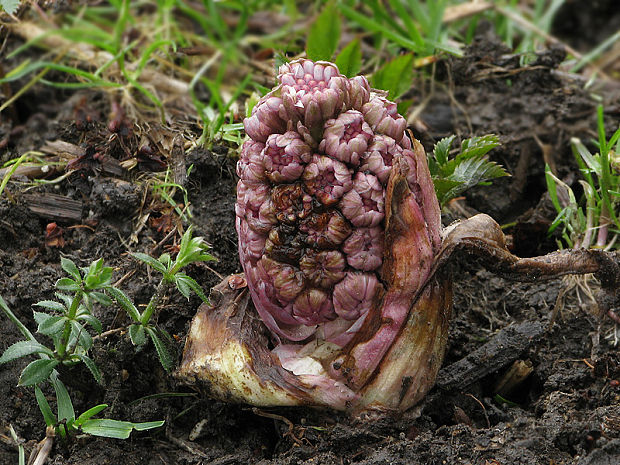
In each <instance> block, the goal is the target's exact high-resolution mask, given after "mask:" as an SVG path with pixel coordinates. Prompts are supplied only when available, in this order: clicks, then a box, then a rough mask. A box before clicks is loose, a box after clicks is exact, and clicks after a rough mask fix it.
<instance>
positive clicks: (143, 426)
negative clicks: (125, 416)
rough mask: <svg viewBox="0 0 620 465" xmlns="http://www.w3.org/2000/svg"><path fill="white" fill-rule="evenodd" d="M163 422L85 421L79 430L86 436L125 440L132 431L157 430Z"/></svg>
mask: <svg viewBox="0 0 620 465" xmlns="http://www.w3.org/2000/svg"><path fill="white" fill-rule="evenodd" d="M163 424H164V421H163V420H162V421H149V422H144V423H131V422H129V421H118V420H110V419H107V418H102V419H90V420H85V421H84V422H83V423H82V425H81V429H82V431H83V432H84V433H86V434H92V435H93V436H101V437H105V438H114V439H127V438H128V437H129V434H130V433H131V431H132V430H134V429H135V430H136V431H145V430H148V429H153V428H158V427H160V426H162V425H163Z"/></svg>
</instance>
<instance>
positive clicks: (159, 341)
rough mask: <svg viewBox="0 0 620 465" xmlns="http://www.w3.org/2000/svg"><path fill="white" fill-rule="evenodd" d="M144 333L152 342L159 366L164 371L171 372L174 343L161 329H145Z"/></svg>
mask: <svg viewBox="0 0 620 465" xmlns="http://www.w3.org/2000/svg"><path fill="white" fill-rule="evenodd" d="M146 331H147V333H148V335H149V336H150V338H151V340H152V341H153V345H154V346H155V350H156V351H157V356H158V357H159V361H160V362H161V365H162V366H163V367H164V369H165V370H166V371H168V372H169V371H170V370H172V367H173V365H174V361H175V359H176V353H175V349H174V343H173V342H172V338H171V337H170V335H169V334H168V333H166V332H165V331H163V330H161V329H156V328H151V327H147V328H146Z"/></svg>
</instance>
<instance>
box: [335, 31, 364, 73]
mask: <svg viewBox="0 0 620 465" xmlns="http://www.w3.org/2000/svg"><path fill="white" fill-rule="evenodd" d="M336 66H338V69H339V70H340V72H341V73H342V74H344V75H345V76H346V77H348V78H352V77H354V76H356V75H357V74H358V73H359V72H360V70H361V69H362V49H361V47H360V41H359V39H355V40H352V41H351V42H349V44H348V45H347V46H346V47H345V48H343V49H342V50H341V51H340V53H339V54H338V56H337V57H336Z"/></svg>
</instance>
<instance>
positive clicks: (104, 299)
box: [88, 291, 114, 307]
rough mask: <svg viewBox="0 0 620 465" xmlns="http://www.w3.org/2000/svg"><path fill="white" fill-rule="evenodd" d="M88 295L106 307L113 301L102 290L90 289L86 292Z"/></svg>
mask: <svg viewBox="0 0 620 465" xmlns="http://www.w3.org/2000/svg"><path fill="white" fill-rule="evenodd" d="M88 295H89V297H92V298H93V299H94V300H95V301H96V302H97V303H99V304H101V305H103V306H104V307H107V306H109V305H112V304H113V303H114V301H113V300H112V299H111V298H110V297H109V296H108V295H106V294H104V293H103V292H97V291H92V292H89V293H88Z"/></svg>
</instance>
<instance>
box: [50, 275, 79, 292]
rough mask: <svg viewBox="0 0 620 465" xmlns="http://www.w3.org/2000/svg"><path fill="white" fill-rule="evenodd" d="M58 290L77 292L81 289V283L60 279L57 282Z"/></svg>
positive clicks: (69, 279)
mask: <svg viewBox="0 0 620 465" xmlns="http://www.w3.org/2000/svg"><path fill="white" fill-rule="evenodd" d="M56 289H60V290H61V291H69V292H77V291H79V290H80V289H81V288H80V284H79V282H77V281H75V280H73V279H71V278H60V279H59V280H58V281H56Z"/></svg>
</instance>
